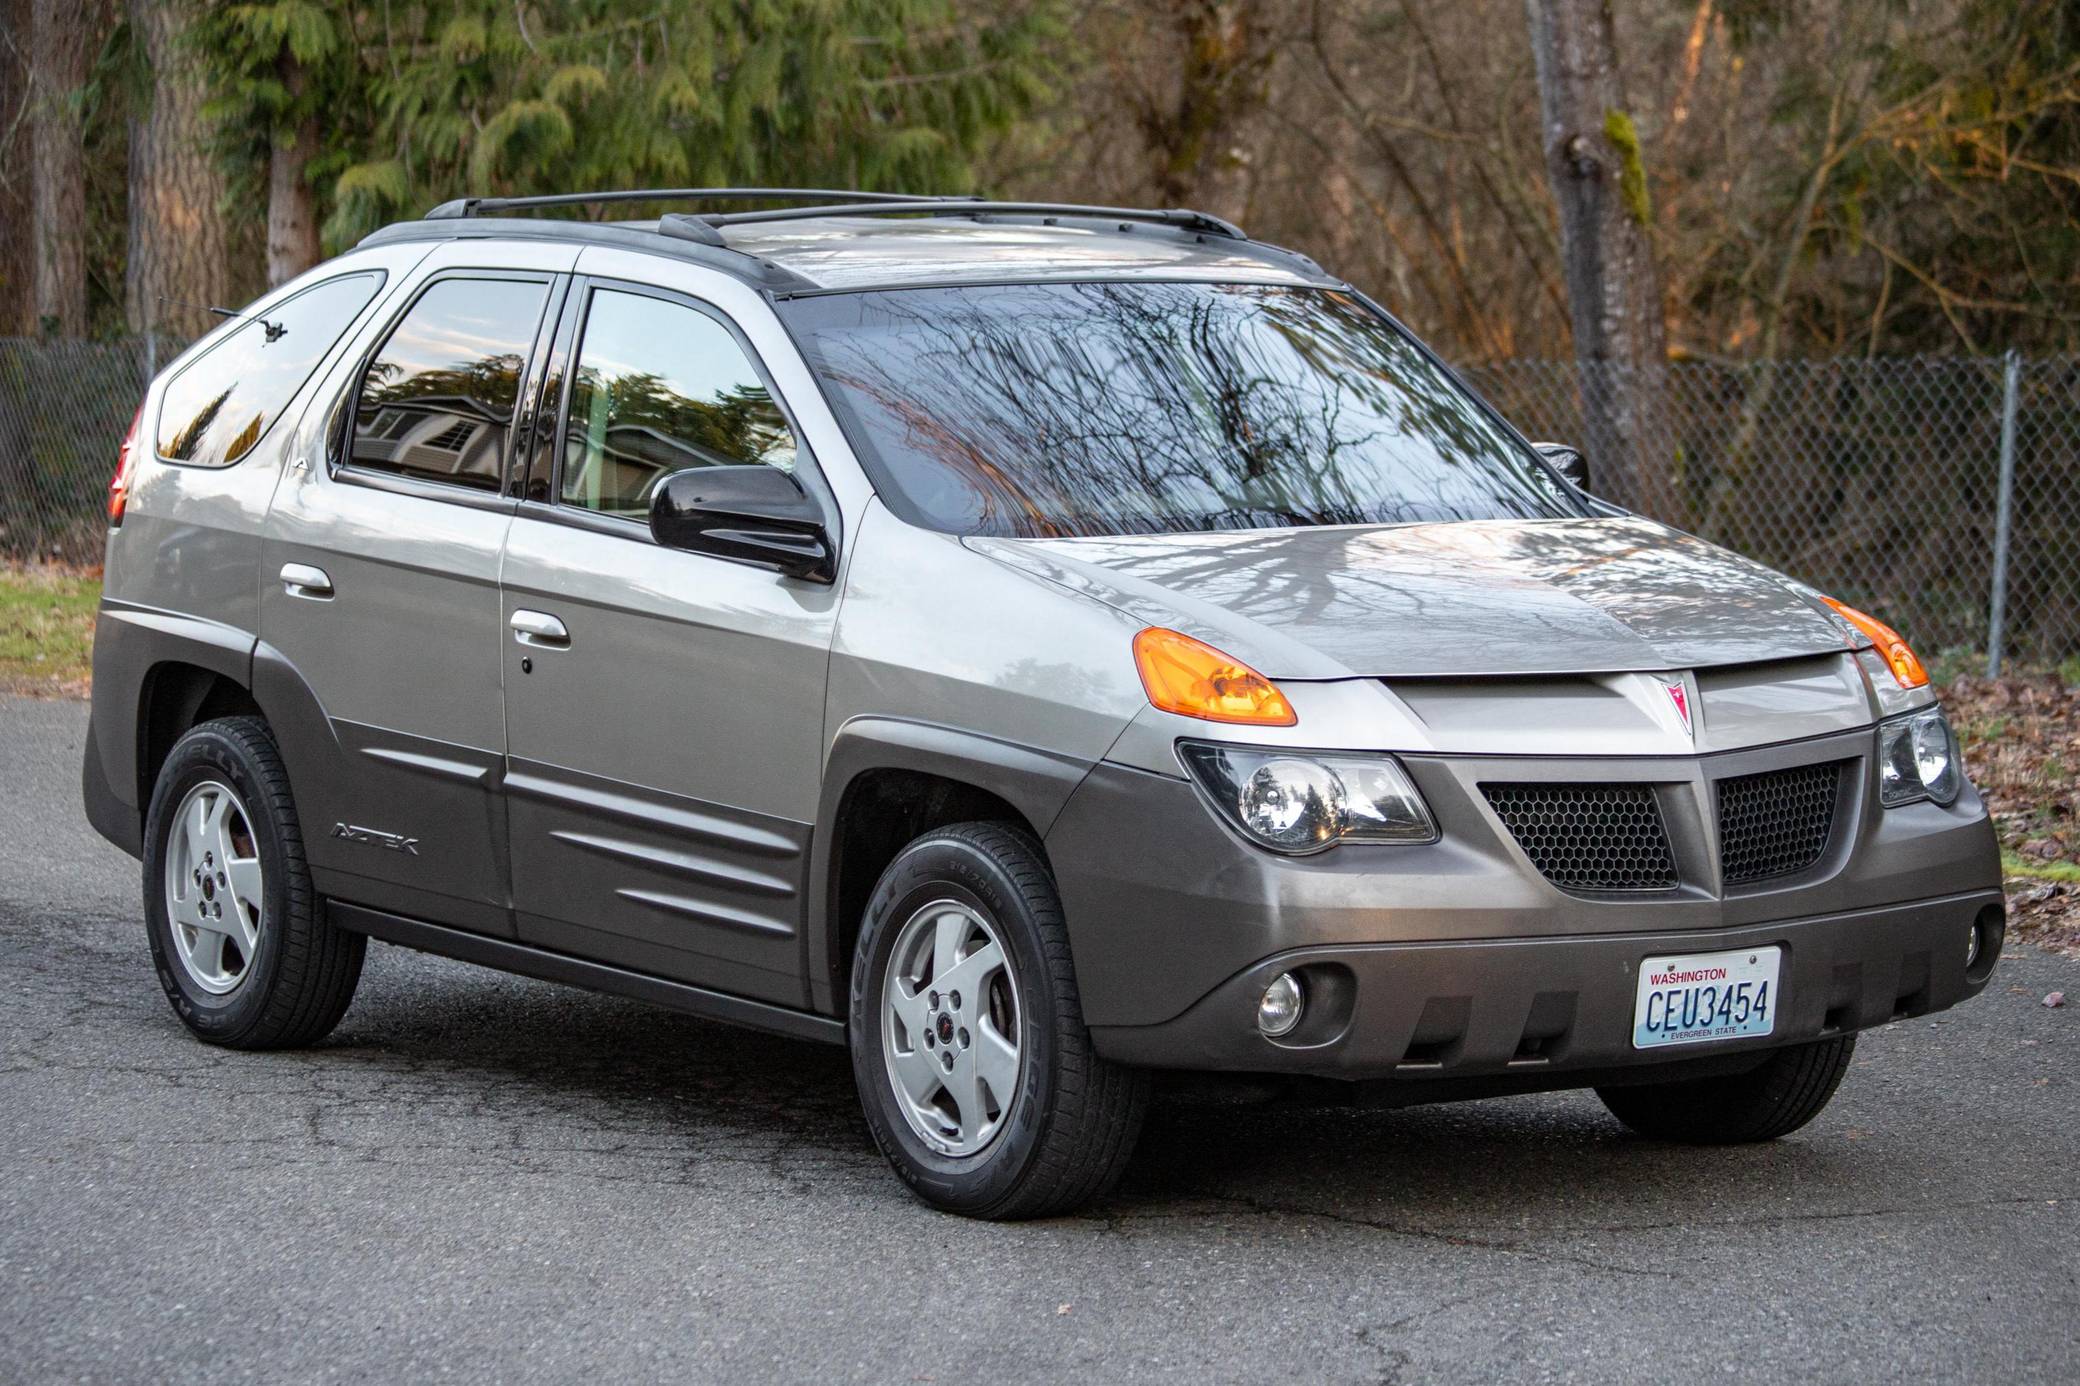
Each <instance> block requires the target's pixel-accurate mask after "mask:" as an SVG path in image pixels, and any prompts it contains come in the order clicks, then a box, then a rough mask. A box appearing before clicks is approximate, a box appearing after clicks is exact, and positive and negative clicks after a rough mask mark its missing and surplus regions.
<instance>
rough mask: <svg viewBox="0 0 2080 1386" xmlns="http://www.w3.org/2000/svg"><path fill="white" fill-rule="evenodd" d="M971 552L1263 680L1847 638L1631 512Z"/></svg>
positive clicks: (1703, 653)
mask: <svg viewBox="0 0 2080 1386" xmlns="http://www.w3.org/2000/svg"><path fill="white" fill-rule="evenodd" d="M967 542H968V543H969V545H970V546H971V547H973V548H975V549H977V550H978V551H980V552H983V553H987V554H990V555H992V556H994V557H997V558H999V559H1001V560H1003V561H1005V562H1009V563H1012V564H1014V565H1016V566H1019V567H1022V568H1025V569H1027V570H1029V571H1033V572H1036V573H1038V574H1040V575H1042V576H1045V577H1047V578H1049V579H1050V580H1052V581H1055V582H1058V583H1061V584H1063V585H1065V586H1068V587H1070V588H1072V589H1074V590H1077V591H1080V592H1083V593H1085V594H1086V595H1089V596H1092V597H1095V598H1097V599H1098V600H1101V601H1105V602H1108V603H1110V604H1112V605H1114V606H1117V607H1119V608H1121V609H1123V610H1126V611H1128V612H1130V613H1132V614H1134V615H1135V616H1137V617H1139V618H1141V619H1144V620H1147V621H1148V622H1149V623H1150V624H1154V625H1169V626H1172V627H1175V628H1176V629H1180V630H1183V631H1185V632H1187V633H1188V634H1192V635H1196V636H1198V637H1199V638H1201V639H1204V640H1207V641H1210V642H1211V643H1213V644H1215V645H1218V646H1219V647H1220V648H1222V649H1224V650H1226V651H1227V652H1228V653H1229V654H1231V655H1233V656H1235V657H1236V658H1238V659H1241V660H1243V661H1245V662H1247V663H1249V664H1251V665H1252V666H1254V667H1256V668H1257V669H1259V670H1260V671H1262V672H1263V673H1265V674H1267V675H1270V676H1272V677H1274V678H1292V679H1307V678H1347V677H1351V676H1353V675H1357V676H1364V677H1380V678H1391V677H1427V676H1450V675H1459V676H1471V675H1530V674H1587V673H1616V672H1631V671H1640V670H1656V669H1692V668H1699V667H1705V666H1711V665H1720V664H1747V663H1756V662H1760V661H1765V660H1776V659H1790V658H1795V657H1797V656H1800V655H1810V654H1821V653H1829V652H1839V651H1840V650H1842V649H1843V648H1844V644H1845V636H1847V635H1848V633H1849V632H1850V631H1851V630H1852V628H1851V627H1849V626H1848V625H1847V623H1845V622H1843V621H1841V620H1840V619H1839V618H1838V617H1836V616H1835V615H1834V614H1833V613H1832V612H1831V611H1829V610H1828V609H1827V608H1826V607H1825V606H1823V605H1822V604H1821V603H1820V600H1819V598H1818V595H1817V594H1816V593H1814V592H1812V591H1811V590H1810V589H1808V588H1806V587H1804V586H1802V585H1800V584H1798V583H1795V582H1793V581H1791V580H1790V579H1788V578H1785V577H1782V576H1779V575H1778V574H1775V573H1772V572H1770V571H1769V570H1768V569H1766V568H1763V567H1761V566H1760V565H1758V564H1755V563H1752V562H1750V561H1748V560H1747V559H1744V558H1742V557H1740V556H1739V555H1737V554H1734V553H1729V552H1728V551H1726V550H1725V549H1721V548H1718V547H1716V546H1715V545H1712V544H1707V543H1705V542H1704V541H1703V540H1700V539H1694V538H1692V537H1690V536H1689V535H1686V534H1683V533H1681V532H1679V531H1677V530H1673V529H1670V528H1668V527H1667V526H1665V525H1660V524H1656V523H1654V522H1653V521H1650V520H1644V519H1639V518H1635V517H1626V518H1619V519H1581V520H1478V521H1462V522H1458V523H1449V524H1416V525H1391V526H1325V527H1317V528H1297V529H1280V530H1249V531H1221V532H1214V533H1201V534H1165V535H1132V536H1126V537H1119V538H1092V539H981V538H978V539H970V540H968V541H967Z"/></svg>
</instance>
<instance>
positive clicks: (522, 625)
mask: <svg viewBox="0 0 2080 1386" xmlns="http://www.w3.org/2000/svg"><path fill="white" fill-rule="evenodd" d="M507 624H509V625H510V626H512V628H513V638H514V639H515V640H517V641H519V642H520V643H521V644H523V645H534V646H536V647H538V648H541V649H545V650H564V649H569V648H570V643H571V633H570V631H568V630H566V629H565V628H564V624H563V622H561V621H559V620H557V619H556V618H555V617H554V616H551V615H550V614H549V613H548V612H546V611H529V610H528V609H527V608H525V607H522V608H520V610H518V611H515V612H514V613H513V619H512V620H511V621H509V622H508V623H507Z"/></svg>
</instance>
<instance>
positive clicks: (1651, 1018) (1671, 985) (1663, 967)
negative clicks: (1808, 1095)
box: [1632, 948, 1784, 1049]
mask: <svg viewBox="0 0 2080 1386" xmlns="http://www.w3.org/2000/svg"><path fill="white" fill-rule="evenodd" d="M1783 956H1784V950H1783V949H1781V948H1737V949H1734V950H1733V951H1732V952H1727V953H1686V954H1682V955H1680V956H1677V957H1670V958H1648V959H1647V960H1646V961H1645V962H1643V963H1641V964H1640V968H1639V992H1638V999H1637V1001H1636V1003H1635V1004H1634V1006H1633V1009H1632V1047H1633V1048H1634V1049H1658V1048H1660V1047H1661V1046H1662V1045H1664V1044H1697V1043H1699V1042H1701V1041H1704V1040H1728V1039H1746V1038H1747V1037H1749V1036H1751V1035H1766V1034H1769V1033H1770V1032H1771V1031H1772V1030H1774V1029H1776V1028H1777V965H1778V964H1779V963H1780V962H1781V961H1782V960H1783Z"/></svg>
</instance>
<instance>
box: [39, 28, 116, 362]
mask: <svg viewBox="0 0 2080 1386" xmlns="http://www.w3.org/2000/svg"><path fill="white" fill-rule="evenodd" d="M29 8H30V19H29V79H30V83H31V89H30V96H29V103H30V115H31V117H32V119H33V121H34V133H33V135H32V136H31V140H30V144H31V153H30V161H29V162H30V170H29V202H30V207H31V212H30V242H31V245H30V252H29V254H30V260H31V262H32V265H33V269H32V276H33V277H32V287H31V290H30V306H29V316H30V320H31V324H32V326H33V327H34V329H35V330H36V331H37V332H42V333H51V334H55V335H57V336H62V337H79V336H83V335H85V333H86V330H87V241H86V231H87V169H86V157H85V138H86V121H85V116H84V108H83V107H82V105H81V102H80V97H81V90H82V88H84V87H85V86H86V84H87V72H88V69H89V67H90V66H91V64H92V62H93V58H94V43H95V40H96V39H97V38H98V37H99V36H100V32H101V23H100V14H99V10H100V6H99V5H95V4H75V5H59V4H32V5H31V6H30V7H29Z"/></svg>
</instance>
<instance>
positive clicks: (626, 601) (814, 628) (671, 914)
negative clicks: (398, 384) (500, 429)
mask: <svg viewBox="0 0 2080 1386" xmlns="http://www.w3.org/2000/svg"><path fill="white" fill-rule="evenodd" d="M565 316H566V327H565V331H564V332H563V333H562V334H561V337H560V339H559V341H560V344H559V347H558V355H557V358H556V360H555V361H554V362H552V365H551V368H550V378H551V381H552V387H551V388H552V389H554V388H556V386H555V384H554V382H560V381H567V382H568V385H567V388H564V389H562V390H561V391H560V393H561V395H562V396H563V397H562V399H561V400H560V401H559V403H560V405H561V409H560V414H559V420H560V422H559V425H558V431H557V432H556V433H555V434H554V435H553V440H554V441H553V446H551V447H549V448H548V449H547V451H546V452H545V454H544V455H543V456H542V458H541V461H540V464H539V465H538V466H537V467H536V468H535V469H534V470H532V471H531V472H530V476H529V479H528V481H527V484H526V494H527V496H528V499H527V500H526V501H524V502H523V503H522V505H521V507H520V509H519V512H518V514H517V515H516V517H515V519H514V522H513V527H512V530H511V533H510V535H509V536H508V538H507V542H506V555H505V568H504V577H503V592H504V619H505V624H506V634H505V642H504V643H505V661H504V662H505V689H506V727H507V736H508V746H509V750H508V756H509V764H508V769H507V775H506V800H507V809H508V813H509V815H510V828H511V833H512V856H513V899H514V905H515V908H516V911H517V919H518V925H519V931H520V937H521V938H522V939H523V940H526V941H529V942H533V943H536V944H539V945H541V946H544V947H548V948H553V949H556V950H558V951H560V952H568V953H575V954H580V955H582V956H586V957H592V958H597V959H600V960H603V961H608V962H613V963H616V964H619V965H621V966H625V967H630V968H634V969H636V970H639V971H642V972H648V973H653V974H657V975H660V976H666V977H672V978H676V979H679V980H683V981H687V982H692V983H695V984H698V985H702V986H706V987H710V988H713V989H716V990H721V991H727V992H731V993H734V994H737V995H741V996H748V997H754V998H758V999H761V1000H772V1001H778V1002H781V1003H784V1004H792V1005H803V1004H806V1000H807V996H806V992H805V989H804V983H803V980H802V976H803V974H802V964H803V955H802V946H803V945H802V928H803V878H804V875H805V873H806V868H807V863H808V848H809V833H810V826H811V824H812V823H813V822H814V819H815V815H816V796H817V783H818V773H819V764H818V755H819V747H820V745H821V738H822V730H823V704H824V680H825V675H826V670H827V666H828V663H829V650H830V643H831V635H832V624H833V617H834V615H835V611H836V605H837V596H836V589H835V588H833V587H830V586H827V585H821V584H817V583H814V582H808V581H801V580H796V579H790V578H783V577H781V576H779V575H777V574H775V573H773V572H771V571H768V570H766V569H764V568H759V567H753V566H747V565H744V564H738V563H732V562H728V561H726V560H722V559H717V558H710V557H706V556H702V555H696V554H690V553H683V552H679V551H675V550H671V549H665V548H661V547H659V546H658V545H657V544H655V543H654V542H652V540H651V538H650V531H649V526H648V522H647V515H648V510H649V504H650V497H651V495H652V493H653V492H654V491H655V489H656V487H657V485H658V483H659V482H660V481H662V480H663V478H665V477H666V476H668V475H670V474H671V473H673V472H676V471H680V470H682V469H684V468H688V467H703V466H714V465H722V464H742V463H761V464H764V465H768V466H774V467H781V468H785V469H788V470H791V471H793V472H794V473H795V474H796V475H797V477H798V478H803V479H805V481H808V482H811V483H814V482H815V478H814V476H813V473H812V468H813V465H814V464H813V463H812V462H811V460H810V458H809V456H808V453H807V451H806V449H805V448H803V447H802V446H801V445H800V443H799V436H800V435H799V433H798V431H797V429H796V428H795V426H794V424H793V422H792V421H791V420H790V418H789V417H788V415H787V413H786V412H785V409H784V406H783V405H782V403H781V401H780V400H779V398H778V396H777V394H776V393H775V391H774V390H773V388H772V387H771V385H770V383H769V381H770V377H769V376H768V375H767V373H766V372H765V371H764V370H763V369H762V368H761V367H760V365H759V363H758V362H757V360H756V359H755V357H754V355H753V353H752V352H751V350H750V348H749V346H748V344H747V343H746V342H745V340H744V338H743V337H742V335H741V334H740V333H739V332H738V331H737V330H736V329H735V328H734V326H733V325H732V324H731V323H729V322H728V320H727V319H726V318H725V317H724V316H723V315H722V314H721V313H720V312H719V311H718V310H716V309H714V308H712V307H710V306H709V305H707V304H706V303H704V302H702V301H700V300H697V299H694V298H691V297H686V296H682V295H676V294H672V293H667V292H664V291H660V290H657V289H651V288H642V287H638V286H635V285H629V284H622V283H618V282H612V281H597V280H595V281H591V282H587V281H585V280H582V279H581V280H579V281H577V283H576V284H575V285H574V286H573V289H572V291H571V295H570V306H569V308H568V309H567V310H566V315H565ZM542 408H543V418H544V421H545V423H546V421H547V419H548V417H549V410H550V408H551V405H550V402H549V401H548V400H547V399H546V398H545V400H544V403H543V406H542Z"/></svg>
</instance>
